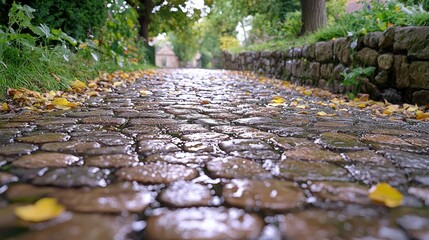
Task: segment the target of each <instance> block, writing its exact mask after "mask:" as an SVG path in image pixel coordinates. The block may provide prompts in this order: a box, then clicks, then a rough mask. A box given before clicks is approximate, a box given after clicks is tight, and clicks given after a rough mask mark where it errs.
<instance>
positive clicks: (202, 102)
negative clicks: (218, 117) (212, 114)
mask: <svg viewBox="0 0 429 240" xmlns="http://www.w3.org/2000/svg"><path fill="white" fill-rule="evenodd" d="M200 103H201V104H210V101H209V100H201V102H200Z"/></svg>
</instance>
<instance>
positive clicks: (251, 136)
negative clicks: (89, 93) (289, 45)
mask: <svg viewBox="0 0 429 240" xmlns="http://www.w3.org/2000/svg"><path fill="white" fill-rule="evenodd" d="M244 78H245V77H244V76H243V75H236V74H233V73H228V72H222V71H203V70H176V71H159V72H158V73H157V74H156V75H154V76H150V77H147V79H142V80H141V81H137V82H136V83H134V84H133V85H131V86H129V87H127V88H123V89H119V90H118V91H114V92H111V93H106V94H104V95H103V96H100V97H94V98H92V99H91V100H90V101H88V102H87V103H85V105H84V106H82V107H81V108H79V109H77V110H73V111H58V112H53V113H46V114H39V115H13V114H3V115H0V166H1V170H0V239H31V240H38V239H41V240H42V239H43V240H46V239H61V240H65V239H73V240H75V239H127V238H130V239H142V238H144V239H267V240H268V239H286V238H287V239H429V124H428V123H427V122H426V123H425V122H419V121H411V120H409V121H392V120H388V119H386V118H374V117H373V116H371V115H370V114H369V113H365V112H362V111H359V110H357V109H354V110H353V109H349V111H338V112H337V114H336V115H335V116H329V115H328V116H317V114H316V113H317V112H320V111H327V112H329V107H324V106H323V105H320V104H319V105H317V104H312V103H314V102H317V101H321V99H317V98H316V97H311V96H305V95H301V94H299V93H297V92H293V91H290V90H287V89H284V88H279V87H277V86H275V85H273V84H271V83H270V82H266V83H261V82H260V81H255V80H252V79H244ZM273 96H282V97H284V98H285V99H286V101H288V102H290V101H300V102H305V103H306V104H307V105H308V106H309V107H308V108H307V109H305V111H306V112H305V113H306V114H303V112H299V111H298V110H297V108H292V107H289V105H288V104H286V105H279V106H272V105H269V103H270V102H271V100H272V98H273ZM380 182H386V183H388V184H389V185H391V186H393V187H395V188H396V189H398V190H399V191H400V192H401V193H402V194H403V195H404V200H403V202H402V205H401V206H399V207H396V208H388V207H385V206H384V205H382V204H378V203H375V202H372V201H371V200H370V199H369V198H368V190H369V189H370V188H371V187H372V186H374V185H375V184H377V183H380ZM42 197H52V198H56V199H58V201H59V203H60V204H62V205H64V206H65V208H66V212H65V213H63V214H61V215H60V216H59V217H57V218H55V219H53V220H49V221H47V222H42V223H31V222H26V221H22V220H19V219H18V218H17V216H16V215H15V213H14V209H16V207H17V206H21V205H27V204H29V203H33V202H34V201H36V200H37V199H40V198H42Z"/></svg>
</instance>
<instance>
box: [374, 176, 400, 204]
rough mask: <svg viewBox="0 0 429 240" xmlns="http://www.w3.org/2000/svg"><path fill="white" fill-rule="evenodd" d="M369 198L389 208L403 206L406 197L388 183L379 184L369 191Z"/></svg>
mask: <svg viewBox="0 0 429 240" xmlns="http://www.w3.org/2000/svg"><path fill="white" fill-rule="evenodd" d="M368 197H369V198H370V199H371V200H372V201H374V202H378V203H383V204H384V205H386V206H388V207H392V208H393V207H398V206H401V204H402V201H403V200H404V196H403V195H402V194H401V193H400V192H399V191H398V190H396V189H395V188H393V187H392V186H390V185H389V184H387V183H383V182H382V183H379V184H377V185H375V186H373V187H372V188H371V189H369V193H368Z"/></svg>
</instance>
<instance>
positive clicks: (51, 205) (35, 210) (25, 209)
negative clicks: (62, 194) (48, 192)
mask: <svg viewBox="0 0 429 240" xmlns="http://www.w3.org/2000/svg"><path fill="white" fill-rule="evenodd" d="M63 212H64V206H62V205H61V204H59V203H58V202H57V200H56V199H55V198H42V199H40V200H38V201H37V202H36V203H35V204H33V205H27V206H22V207H16V208H15V214H16V216H18V217H19V218H20V219H22V220H24V221H31V222H42V221H47V220H50V219H54V218H56V217H58V216H59V215H61V214H62V213H63Z"/></svg>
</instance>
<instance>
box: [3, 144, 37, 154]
mask: <svg viewBox="0 0 429 240" xmlns="http://www.w3.org/2000/svg"><path fill="white" fill-rule="evenodd" d="M37 149H39V147H37V146H36V145H32V144H28V143H11V144H8V145H5V146H2V147H0V155H4V156H13V155H18V156H19V155H26V154H30V153H31V152H34V151H36V150H37Z"/></svg>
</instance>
